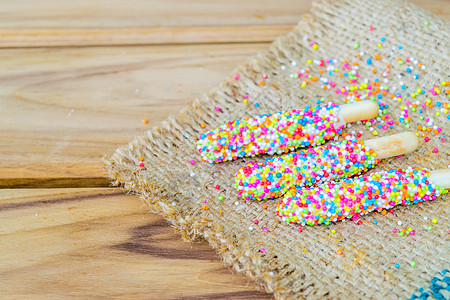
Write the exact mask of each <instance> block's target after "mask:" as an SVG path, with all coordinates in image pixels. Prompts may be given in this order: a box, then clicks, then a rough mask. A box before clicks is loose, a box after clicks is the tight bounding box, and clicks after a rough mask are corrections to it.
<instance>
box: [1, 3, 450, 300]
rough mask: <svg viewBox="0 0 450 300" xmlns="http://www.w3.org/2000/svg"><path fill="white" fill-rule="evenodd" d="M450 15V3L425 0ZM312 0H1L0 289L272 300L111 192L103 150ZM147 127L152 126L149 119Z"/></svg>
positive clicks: (136, 131)
mask: <svg viewBox="0 0 450 300" xmlns="http://www.w3.org/2000/svg"><path fill="white" fill-rule="evenodd" d="M413 2H415V3H416V4H418V5H419V6H422V7H425V8H427V9H429V10H431V11H433V12H435V13H436V14H438V15H441V16H443V17H445V18H447V19H450V5H449V2H448V0H432V1H428V0H415V1H413ZM310 6H311V3H310V0H295V1H294V0H280V1H269V0H250V1H241V0H229V1H226V2H224V1H217V0H214V1H201V0H191V1H181V0H166V1H161V0H160V1H156V0H134V1H118V0H115V1H113V0H78V1H48V0H44V1H34V0H15V1H3V2H2V3H0V128H1V130H0V221H1V226H0V237H1V238H0V296H2V297H12V298H19V297H20V298H22V297H30V296H32V297H36V298H49V297H52V298H65V297H69V296H79V297H81V296H82V297H105V298H125V297H127V298H182V299H199V298H213V299H222V298H236V299H238V298H245V299H248V298H270V297H271V296H270V295H267V294H265V293H264V292H262V291H258V290H257V288H256V287H255V285H254V284H253V283H252V281H250V280H248V279H247V278H246V277H245V276H244V275H240V274H233V272H232V271H230V270H228V269H227V268H226V267H225V266H224V265H223V263H222V262H221V261H220V259H219V257H218V256H217V255H216V253H215V251H214V250H212V249H211V248H210V247H209V245H208V244H207V243H205V242H203V243H197V244H192V243H186V242H183V241H182V240H181V239H180V238H179V237H178V236H177V235H176V234H174V233H173V230H172V229H171V228H170V225H169V224H168V223H167V222H165V221H164V220H163V219H162V218H161V217H160V216H158V215H156V214H149V213H147V212H146V211H145V210H143V209H142V206H141V202H140V200H139V199H138V198H137V197H136V196H129V195H124V194H123V193H122V192H121V191H120V190H115V189H112V188H109V187H108V184H109V183H108V180H107V179H106V178H104V173H103V172H102V169H101V158H102V156H103V155H104V154H111V153H112V152H113V151H114V150H115V148H116V147H118V146H120V145H122V144H125V143H127V142H129V141H130V140H131V139H132V138H133V137H134V136H136V135H140V134H142V133H143V132H144V131H145V130H148V129H149V128H150V127H151V125H152V124H155V123H157V122H159V121H161V120H163V119H165V118H166V117H167V116H169V115H172V114H175V113H176V112H177V111H179V110H180V109H181V108H183V107H184V106H185V105H186V104H187V103H188V101H189V100H190V99H192V98H193V97H195V96H196V95H198V94H200V93H202V92H205V91H207V90H208V89H209V88H211V87H214V86H216V85H217V84H218V83H219V82H220V80H221V79H223V78H224V77H225V76H226V75H227V74H228V73H229V72H231V71H232V70H233V68H234V67H235V66H237V65H238V63H239V62H241V61H242V60H244V59H246V58H248V57H250V56H253V55H254V54H256V53H257V52H258V51H262V50H265V49H267V47H268V45H269V43H270V42H271V41H272V40H273V39H274V38H275V37H276V36H278V35H281V34H284V33H286V32H288V31H289V30H290V29H291V28H292V27H293V26H294V25H295V24H296V22H297V21H298V19H299V18H300V15H301V14H303V13H305V12H308V10H309V9H310ZM144 118H146V119H148V120H149V124H147V125H143V124H142V123H141V120H142V119H144Z"/></svg>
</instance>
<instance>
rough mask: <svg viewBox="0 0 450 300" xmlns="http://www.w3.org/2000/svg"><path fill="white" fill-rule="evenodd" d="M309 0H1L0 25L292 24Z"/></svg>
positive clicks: (55, 27) (29, 27)
mask: <svg viewBox="0 0 450 300" xmlns="http://www.w3.org/2000/svg"><path fill="white" fill-rule="evenodd" d="M311 2H312V0H279V1H271V0H247V1H241V0H228V1H226V2H224V1H219V0H208V1H204V0H190V1H183V0H165V1H161V0H133V1H132V2H129V1H120V0H78V1H51V0H42V1H39V2H36V1H33V0H16V1H4V2H3V3H2V4H1V10H0V11H1V18H0V29H102V28H104V29H107V28H109V29H116V28H170V27H209V26H217V27H221V26H243V27H245V26H267V25H293V24H296V23H297V22H298V17H299V16H300V15H301V14H303V13H305V12H307V11H309V10H310V7H311Z"/></svg>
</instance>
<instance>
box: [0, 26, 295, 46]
mask: <svg viewBox="0 0 450 300" xmlns="http://www.w3.org/2000/svg"><path fill="white" fill-rule="evenodd" d="M294 25H295V24H292V25H268V26H221V27H169V28H121V29H32V30H16V29H3V30H0V48H29V47H64V46H70V47H86V46H118V45H171V44H210V43H243V42H245V43H260V42H271V41H273V40H274V39H275V38H276V37H278V36H280V35H283V34H285V33H287V32H288V31H289V30H291V29H292V27H293V26H294Z"/></svg>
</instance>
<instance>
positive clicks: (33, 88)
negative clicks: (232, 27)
mask: <svg viewBox="0 0 450 300" xmlns="http://www.w3.org/2000/svg"><path fill="white" fill-rule="evenodd" d="M267 47H268V45H267V44H264V43H263V44H223V45H222V44H220V45H219V44H216V45H191V46H151V47H149V46H142V47H105V48H102V47H100V48H97V47H93V48H50V49H45V48H44V49H4V50H1V51H0V64H1V68H0V82H1V84H0V128H2V129H3V130H1V131H0V185H3V186H5V185H6V184H10V185H14V182H13V181H11V180H10V181H8V182H3V183H2V179H14V178H44V179H45V178H47V179H48V178H58V177H63V178H76V177H82V178H91V177H94V178H97V177H102V176H104V174H103V173H102V170H101V158H102V156H103V155H104V154H111V153H112V152H113V151H114V150H115V148H116V147H118V146H119V145H122V144H126V143H128V142H129V141H130V140H131V139H132V138H133V137H134V136H137V135H141V134H143V132H144V131H145V130H147V129H148V128H149V127H150V126H151V125H152V124H155V123H157V122H159V121H162V120H164V119H165V118H167V117H168V116H169V115H172V114H175V113H176V112H177V111H179V110H181V109H182V108H183V107H184V106H185V105H186V104H187V103H188V101H189V99H192V98H193V97H195V96H197V95H200V94H201V93H203V92H204V91H206V90H208V89H209V88H212V87H214V86H216V85H217V84H218V83H219V82H220V81H221V80H222V79H223V78H224V77H225V76H226V74H227V73H229V72H231V71H232V70H233V69H234V68H235V66H236V65H237V64H238V63H239V62H240V61H242V60H244V59H245V58H247V57H249V56H252V55H254V54H255V53H256V52H257V51H259V50H264V49H266V48H267ZM143 118H147V119H148V120H149V124H148V125H142V123H141V119H143ZM18 184H20V182H18Z"/></svg>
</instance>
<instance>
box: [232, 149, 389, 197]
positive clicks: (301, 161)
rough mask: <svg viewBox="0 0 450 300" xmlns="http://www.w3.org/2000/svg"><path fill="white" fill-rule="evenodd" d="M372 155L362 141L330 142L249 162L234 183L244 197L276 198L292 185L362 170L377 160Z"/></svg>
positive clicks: (318, 182)
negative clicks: (260, 160)
mask: <svg viewBox="0 0 450 300" xmlns="http://www.w3.org/2000/svg"><path fill="white" fill-rule="evenodd" d="M375 157H376V153H375V152H374V151H373V150H372V149H369V148H367V147H366V146H365V144H364V142H363V141H350V140H346V141H342V142H339V143H336V144H333V143H330V144H328V145H325V146H320V147H316V148H311V149H306V150H300V151H299V152H295V153H290V154H285V155H283V156H280V157H271V158H268V159H266V160H265V161H263V162H256V163H255V162H252V163H250V164H248V165H247V166H245V167H242V168H241V169H240V170H239V171H238V173H237V174H236V180H235V184H234V186H235V187H236V189H237V191H238V194H239V195H241V196H242V197H243V198H244V199H245V200H251V199H253V200H263V199H270V198H277V197H280V196H282V195H284V194H285V193H286V192H287V191H288V190H289V189H291V188H292V187H294V186H295V187H298V188H299V187H304V186H310V185H315V184H320V183H323V182H327V181H330V180H333V179H338V178H347V177H349V176H352V175H357V174H361V173H363V172H365V171H367V170H368V169H370V168H372V167H373V166H375V165H376V164H377V163H379V162H380V160H379V159H376V158H375Z"/></svg>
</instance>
